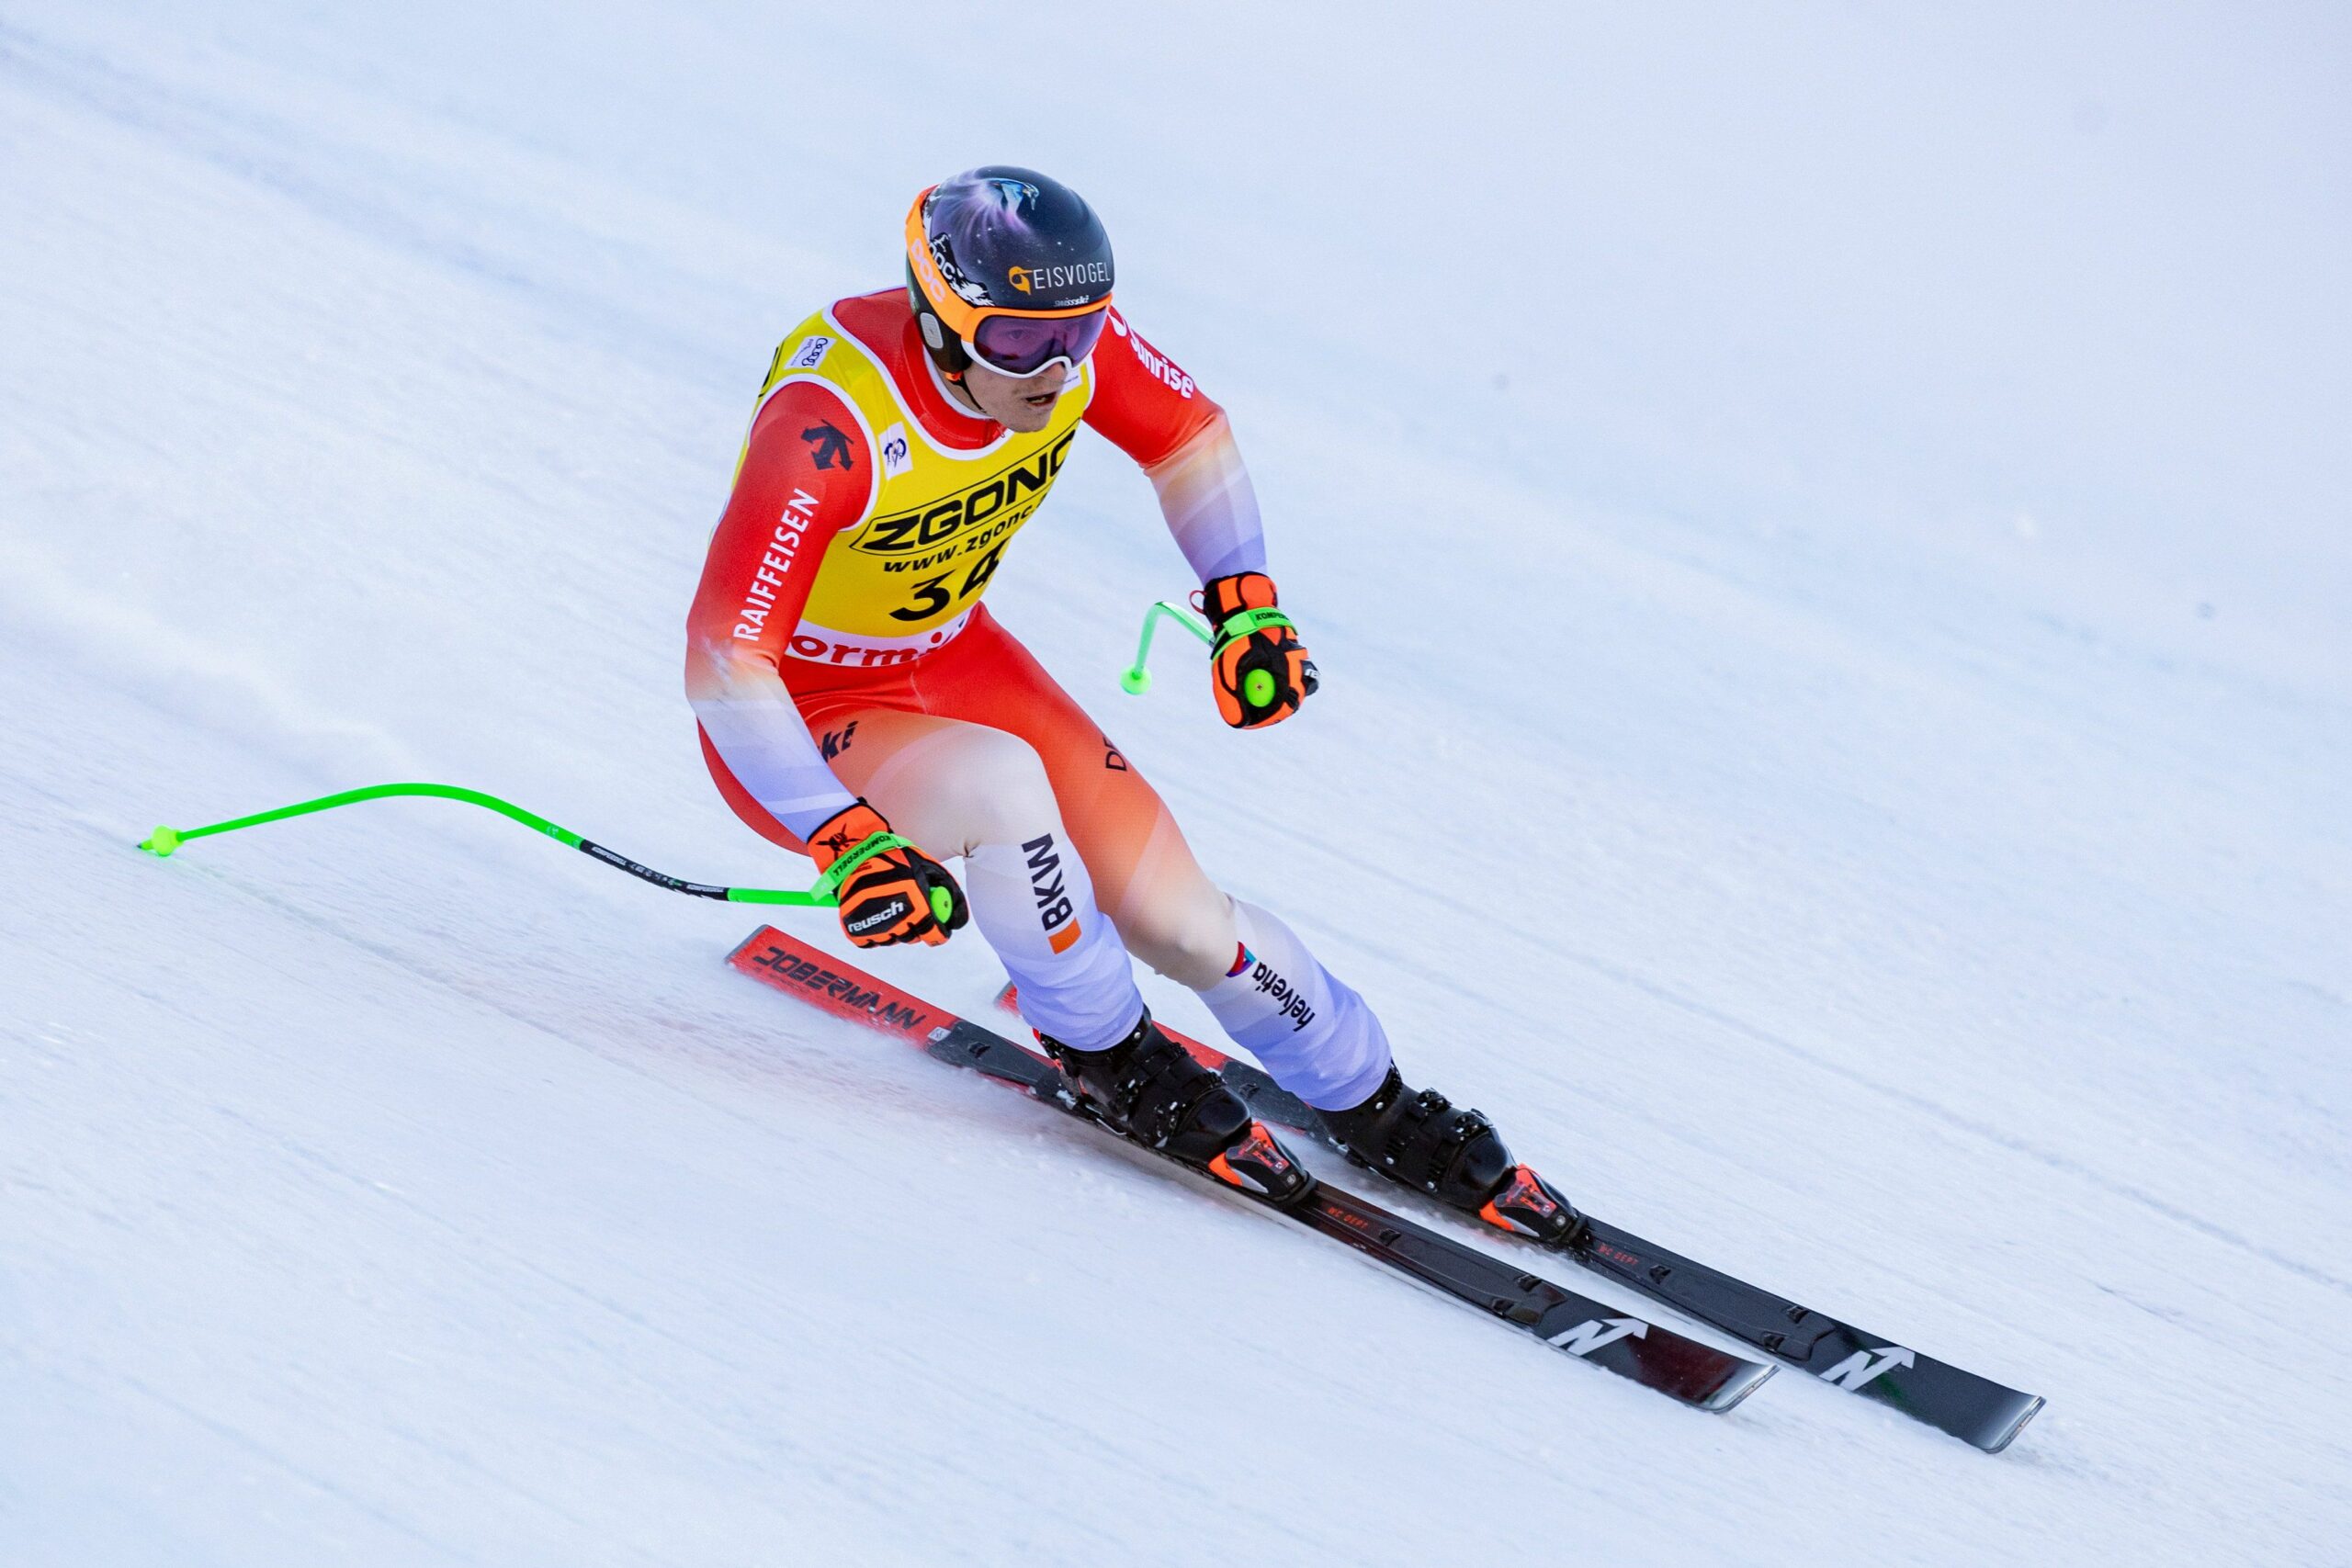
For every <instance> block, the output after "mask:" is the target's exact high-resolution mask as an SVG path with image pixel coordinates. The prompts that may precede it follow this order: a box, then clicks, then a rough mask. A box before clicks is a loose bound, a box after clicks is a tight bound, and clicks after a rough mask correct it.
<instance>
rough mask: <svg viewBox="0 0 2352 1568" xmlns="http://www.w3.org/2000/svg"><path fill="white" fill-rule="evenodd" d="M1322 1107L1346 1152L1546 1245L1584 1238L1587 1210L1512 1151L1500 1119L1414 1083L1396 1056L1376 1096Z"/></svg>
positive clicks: (1368, 1166) (1325, 1119)
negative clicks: (1349, 1106)
mask: <svg viewBox="0 0 2352 1568" xmlns="http://www.w3.org/2000/svg"><path fill="white" fill-rule="evenodd" d="M1318 1114H1319V1115H1321V1117H1322V1118H1323V1124H1324V1125H1325V1126H1326V1127H1329V1129H1330V1130H1331V1136H1332V1137H1333V1138H1334V1139H1336V1140H1337V1141H1338V1143H1339V1145H1340V1150H1341V1152H1343V1153H1344V1154H1346V1156H1348V1158H1350V1159H1351V1160H1353V1161H1354V1162H1355V1163H1356V1164H1358V1165H1360V1166H1363V1168H1365V1169H1367V1170H1376V1171H1378V1172H1379V1173H1380V1174H1381V1175H1383V1176H1385V1177H1387V1178H1388V1179H1390V1180H1392V1181H1399V1182H1402V1183H1404V1184H1405V1185H1406V1186H1408V1187H1410V1188H1413V1189H1415V1190H1418V1191H1421V1192H1425V1193H1427V1194H1429V1195H1430V1197H1432V1198H1435V1199H1437V1200H1438V1201H1440V1202H1442V1203H1447V1204H1451V1205H1452V1206H1453V1207H1454V1208H1457V1209H1460V1210H1461V1211H1462V1212H1463V1213H1468V1214H1476V1216H1477V1217H1478V1218H1480V1219H1482V1220H1484V1221H1486V1222H1487V1224H1490V1225H1494V1226H1497V1227H1498V1228H1499V1229H1502V1230H1507V1231H1510V1232H1512V1233H1514V1234H1515V1235H1525V1236H1532V1237H1534V1238H1535V1239H1536V1240H1537V1241H1540V1242H1542V1243H1544V1245H1545V1246H1546V1247H1573V1246H1575V1245H1576V1244H1577V1242H1578V1241H1580V1240H1581V1239H1583V1235H1584V1216H1583V1215H1581V1214H1579V1213H1577V1212H1576V1209H1575V1208H1574V1206H1572V1205H1571V1204H1570V1203H1569V1202H1568V1201H1567V1200H1566V1198H1563V1197H1562V1196H1560V1194H1559V1193H1558V1192H1556V1191H1555V1190H1553V1189H1552V1187H1551V1185H1550V1184H1549V1183H1548V1182H1546V1181H1545V1180H1544V1179H1543V1178H1542V1177H1540V1176H1538V1175H1536V1174H1535V1173H1534V1172H1533V1171H1532V1170H1530V1169H1529V1168H1527V1167H1525V1166H1523V1165H1521V1164H1519V1163H1518V1162H1517V1161H1516V1160H1513V1159H1512V1158H1511V1157H1510V1150H1509V1149H1507V1148H1505V1147H1504V1146H1503V1141H1502V1139H1501V1138H1500V1137H1499V1136H1498V1135H1497V1134H1496V1133H1495V1125H1494V1123H1493V1122H1489V1121H1487V1119H1486V1117H1484V1116H1482V1115H1480V1114H1479V1113H1478V1112H1477V1111H1457V1110H1455V1109H1454V1107H1453V1102H1452V1101H1450V1100H1447V1099H1446V1098H1445V1096H1443V1095H1442V1094H1440V1093H1438V1092H1437V1090H1435V1089H1419V1090H1414V1089H1407V1088H1406V1087H1405V1079H1404V1076H1403V1075H1402V1074H1400V1073H1398V1072H1397V1067H1396V1064H1394V1063H1391V1064H1389V1067H1388V1077H1386V1078H1385V1080H1383V1081H1382V1083H1381V1086H1380V1087H1379V1088H1378V1089H1374V1091H1373V1094H1372V1098H1371V1099H1370V1100H1365V1101H1364V1102H1363V1104H1362V1105H1359V1106H1357V1107H1356V1108H1355V1109H1354V1110H1352V1111H1320V1112H1318Z"/></svg>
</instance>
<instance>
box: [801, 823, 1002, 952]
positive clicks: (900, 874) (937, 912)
mask: <svg viewBox="0 0 2352 1568" xmlns="http://www.w3.org/2000/svg"><path fill="white" fill-rule="evenodd" d="M889 830H890V824H889V823H888V822H886V821H884V820H883V819H882V814H881V813H880V812H878V811H876V810H875V809H874V807H870V806H868V805H866V804H865V802H864V801H863V800H861V801H859V802H858V803H857V804H856V805H855V806H853V807H849V808H848V809H846V810H844V811H842V812H840V813H838V814H836V815H834V816H832V817H830V818H826V820H825V825H824V826H823V827H821V828H820V829H817V831H816V832H815V833H813V834H812V835H810V836H809V854H811V855H813V856H814V857H816V861H817V869H818V870H820V871H831V870H832V869H833V863H834V862H835V861H837V860H839V859H841V858H842V856H843V855H845V854H848V853H849V852H851V851H852V850H854V849H856V848H857V846H858V845H860V844H862V843H864V842H865V840H868V839H870V838H872V837H873V836H874V835H875V834H876V833H887V832H888V831H889ZM840 897H841V906H842V907H841V917H842V931H844V932H846V933H847V934H848V937H849V939H850V941H852V942H855V943H856V944H857V945H858V946H860V947H888V946H889V945H890V944H891V943H893V942H927V943H929V944H930V945H932V946H933V947H936V946H938V945H939V944H940V943H941V942H945V941H946V940H947V933H948V932H949V931H958V930H961V929H962V927H963V925H964V922H965V921H967V920H968V919H971V918H972V909H971V906H970V905H968V904H967V903H966V902H965V901H964V890H963V889H962V888H961V887H958V886H956V879H955V878H954V877H952V876H950V875H948V874H947V868H946V867H945V866H944V865H942V864H940V863H938V862H937V861H935V860H933V859H932V858H931V857H930V856H929V855H927V854H925V853H923V852H922V851H921V850H919V849H916V848H915V847H914V846H913V845H911V844H899V845H894V846H892V847H891V848H888V849H886V850H883V851H882V852H879V853H877V854H873V855H868V856H867V857H866V858H865V859H864V860H862V861H859V862H858V863H856V864H855V865H854V866H852V867H851V868H850V872H849V874H848V875H847V876H845V877H843V878H842V885H841V888H840Z"/></svg>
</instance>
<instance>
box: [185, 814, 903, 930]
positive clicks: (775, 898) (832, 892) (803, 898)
mask: <svg viewBox="0 0 2352 1568" xmlns="http://www.w3.org/2000/svg"><path fill="white" fill-rule="evenodd" d="M394 795H429V796H433V797H435V798H438V799H442V800H458V801H463V802H464V803H465V804H467V805H469V806H479V807H484V808H485V809H487V810H491V811H495V812H497V813H498V814H499V815H500V816H502V817H505V818H512V819H513V820H515V821H517V822H520V823H521V824H523V826H525V827H526V828H530V829H535V830H537V831H538V832H541V833H545V834H546V835H547V836H548V838H550V839H553V840H557V841H558V842H559V843H565V844H569V845H571V847H572V848H573V849H575V850H578V851H579V852H581V853H582V854H585V855H589V856H592V857H594V859H596V860H600V861H602V862H604V863H605V864H606V865H609V866H613V867H616V869H618V870H621V871H625V872H628V874H630V875H631V876H634V877H636V878H638V879H639V881H643V882H650V883H651V884H653V886H656V887H666V888H668V889H669V890H670V891H671V892H673V893H690V894H692V895H694V896H695V897H697V898H719V899H724V900H725V901H726V902H728V903H730V904H785V905H791V906H795V907H797V908H820V909H830V908H835V907H837V906H838V905H839V904H840V902H841V899H840V897H839V892H840V888H841V885H842V880H843V879H844V878H845V877H847V876H848V875H849V874H850V873H851V872H853V871H854V870H855V869H857V866H858V865H859V863H861V862H864V861H866V860H869V859H871V858H872V857H874V856H875V855H877V854H880V853H882V852H884V851H885V850H892V849H897V848H899V847H900V846H901V845H904V844H905V843H906V842H907V840H904V839H902V838H900V837H899V835H897V834H896V833H876V834H873V835H871V836H869V837H868V838H866V839H865V840H863V841H862V842H860V843H859V844H858V845H857V847H856V848H854V849H853V850H851V851H850V852H848V853H847V854H844V855H842V856H841V857H840V858H839V859H837V860H835V861H834V862H833V863H832V864H831V866H830V867H828V868H827V869H826V871H825V874H823V875H821V876H820V877H819V878H817V885H816V886H814V887H811V888H809V890H808V891H807V892H805V893H799V892H788V891H786V890H784V889H781V888H775V887H719V886H713V885H712V884H710V883H707V882H688V881H686V880H685V879H684V877H678V876H672V875H670V874H668V873H667V872H660V871H656V870H654V869H653V868H652V867H651V866H650V865H641V864H639V863H638V862H636V861H633V860H631V859H629V858H628V856H627V855H625V854H622V853H621V852H619V851H617V850H608V849H606V848H605V846H604V845H602V844H600V843H597V842H596V841H595V840H593V839H583V838H582V837H581V836H580V835H579V834H577V833H575V832H573V831H572V830H571V829H569V828H566V827H563V826H562V825H560V824H559V823H555V822H550V821H548V819H547V818H544V817H542V816H540V815H539V814H538V813H537V812H535V811H526V810H524V809H523V808H522V807H519V806H516V805H515V804H514V803H513V802H511V801H505V800H501V799H499V798H498V797H497V796H496V795H485V794H483V793H482V792H481V790H478V789H465V788H462V787H460V786H458V785H457V784H370V785H368V787H367V788H365V789H347V790H345V791H343V792H342V793H341V794H339V795H321V796H320V797H319V798H318V799H316V800H304V801H298V802H297V803H295V804H294V805H292V806H281V807H277V809H276V810H274V811H257V812H255V813H254V814H253V815H252V816H250V817H235V818H230V819H229V820H228V821H226V822H211V823H208V824H206V825H205V826H204V827H201V828H158V829H155V830H154V831H153V833H151V834H149V835H148V836H147V837H146V838H145V839H143V840H141V841H140V845H139V847H140V848H141V849H142V850H145V851H146V852H148V853H149V854H152V855H155V856H157V857H159V858H160V857H164V856H168V855H170V854H171V852H173V851H175V850H176V849H178V848H179V847H180V846H181V845H182V844H184V843H186V842H187V841H188V840H190V839H204V838H209V837H211V836H212V835H213V834H215V833H234V832H236V831H238V830H239V829H245V828H258V827H260V826H261V825H262V824H263V823H265V822H282V821H284V820H285V819H286V818H288V817H306V816H308V815H310V814H311V812H313V811H332V810H334V808H335V807H339V806H356V805H357V804H358V803H359V802H361V801H363V800H383V799H386V798H388V797H390V796H394ZM945 897H946V890H945V889H944V888H942V889H939V890H938V891H937V892H934V893H933V895H932V899H933V903H934V904H937V903H938V902H940V901H941V900H943V899H944V898H945ZM933 914H934V915H936V916H937V917H938V918H939V919H942V920H944V919H946V918H947V916H946V914H945V912H944V911H942V910H939V909H937V908H934V909H933Z"/></svg>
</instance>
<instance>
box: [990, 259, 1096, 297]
mask: <svg viewBox="0 0 2352 1568" xmlns="http://www.w3.org/2000/svg"><path fill="white" fill-rule="evenodd" d="M1004 276H1006V277H1007V278H1009V279H1011V280H1012V287H1014V288H1018V289H1019V290H1021V292H1022V293H1023V294H1035V293H1036V292H1037V291H1038V290H1039V289H1048V290H1050V289H1055V288H1092V287H1093V286H1094V285H1096V284H1098V283H1103V284H1107V283H1109V282H1110V281H1111V264H1110V263H1109V262H1080V263H1078V264H1077V265H1073V266H1009V267H1007V268H1005V269H1004Z"/></svg>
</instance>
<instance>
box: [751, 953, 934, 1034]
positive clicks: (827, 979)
mask: <svg viewBox="0 0 2352 1568" xmlns="http://www.w3.org/2000/svg"><path fill="white" fill-rule="evenodd" d="M752 963H754V964H759V965H760V966H762V967H763V968H765V969H769V970H772V971H774V972H775V977H776V978H777V979H778V980H780V981H783V980H788V981H790V982H791V983H792V984H794V985H796V986H805V987H808V988H809V990H812V991H817V992H820V993H822V994H823V995H825V996H828V997H831V998H833V999H834V1000H835V1001H836V1002H839V1003H840V1004H841V1010H842V1011H845V1012H864V1013H865V1014H866V1015H868V1016H869V1017H871V1018H872V1019H873V1020H874V1021H875V1022H876V1023H879V1024H884V1025H886V1026H888V1027H891V1028H897V1029H912V1028H913V1027H914V1026H915V1025H917V1024H919V1023H921V1022H922V1020H923V1015H922V1013H921V1012H920V1011H918V1010H915V1009H913V1008H910V1007H907V1006H904V1005H903V1004H901V1003H899V1002H886V1001H884V1000H883V999H882V993H881V992H879V991H876V990H871V989H868V988H867V987H864V986H861V985H859V984H858V983H857V982H856V981H855V980H854V979H851V978H850V977H849V976H846V975H837V974H835V973H833V971H831V969H828V968H826V967H825V966H824V965H823V964H811V963H810V962H809V961H808V960H807V959H805V958H796V957H794V956H793V955H792V954H791V953H786V952H785V951H784V950H783V949H782V948H780V947H770V948H768V949H767V950H766V951H765V952H763V953H753V954H752Z"/></svg>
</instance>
